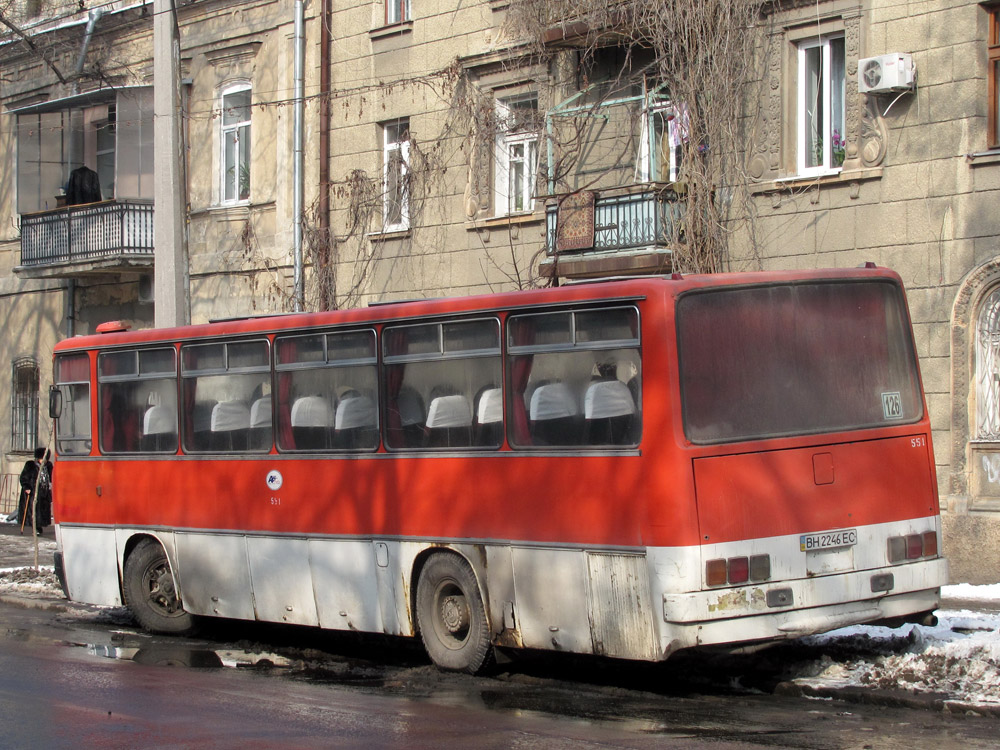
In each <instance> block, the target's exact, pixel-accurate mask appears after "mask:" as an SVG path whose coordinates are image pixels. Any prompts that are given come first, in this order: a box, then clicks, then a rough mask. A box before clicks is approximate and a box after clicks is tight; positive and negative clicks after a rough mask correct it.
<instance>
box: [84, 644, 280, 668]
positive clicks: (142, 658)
mask: <svg viewBox="0 0 1000 750" xmlns="http://www.w3.org/2000/svg"><path fill="white" fill-rule="evenodd" d="M66 645H68V646H71V647H76V648H83V649H84V650H85V651H86V652H87V654H89V655H90V656H99V657H102V658H105V659H116V660H118V661H133V662H135V663H136V664H146V665H151V666H157V667H191V668H194V669H222V668H226V667H228V668H231V669H291V668H292V667H295V666H297V665H298V662H296V661H293V660H292V659H288V658H286V657H284V656H279V655H278V654H272V653H251V652H247V651H240V650H236V649H218V650H212V649H203V648H187V647H184V646H169V645H167V646H160V645H150V646H140V647H135V646H113V645H97V644H92V643H67V644H66Z"/></svg>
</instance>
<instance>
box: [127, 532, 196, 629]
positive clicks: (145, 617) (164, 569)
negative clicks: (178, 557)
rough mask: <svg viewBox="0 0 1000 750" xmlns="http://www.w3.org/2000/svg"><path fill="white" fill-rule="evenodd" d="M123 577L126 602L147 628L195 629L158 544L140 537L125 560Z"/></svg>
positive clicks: (164, 555)
mask: <svg viewBox="0 0 1000 750" xmlns="http://www.w3.org/2000/svg"><path fill="white" fill-rule="evenodd" d="M124 579H125V580H124V589H125V592H124V593H125V604H126V605H127V606H128V608H129V609H130V610H132V615H133V616H134V617H135V619H136V620H138V621H139V624H140V625H142V626H143V627H144V628H145V629H146V630H149V631H150V632H153V633H167V634H173V635H178V634H183V633H189V632H191V631H192V630H193V629H194V617H193V616H192V615H191V613H190V612H185V611H184V607H183V606H182V604H181V600H180V598H179V597H178V596H177V587H176V585H175V584H174V574H173V572H172V571H171V570H170V563H169V562H168V561H167V554H166V553H165V552H164V551H163V547H161V546H160V545H159V543H157V542H155V541H153V540H152V539H143V540H142V541H141V542H139V544H137V545H136V547H135V549H134V550H132V554H130V555H129V556H128V558H127V559H126V560H125V575H124Z"/></svg>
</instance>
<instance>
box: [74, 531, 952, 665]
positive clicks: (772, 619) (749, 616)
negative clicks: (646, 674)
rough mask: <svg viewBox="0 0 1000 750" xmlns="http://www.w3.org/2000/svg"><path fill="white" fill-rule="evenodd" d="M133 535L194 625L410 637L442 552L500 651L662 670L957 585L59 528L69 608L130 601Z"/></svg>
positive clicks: (674, 558)
mask: <svg viewBox="0 0 1000 750" xmlns="http://www.w3.org/2000/svg"><path fill="white" fill-rule="evenodd" d="M136 535H144V536H152V537H154V538H156V539H158V540H159V541H160V543H161V544H162V545H163V547H164V549H165V550H166V553H167V558H168V560H169V561H170V565H171V568H172V570H173V572H174V577H175V580H176V582H177V586H178V591H179V593H180V596H181V599H182V601H183V604H184V607H185V609H186V610H188V611H189V612H191V613H193V614H196V615H206V616H216V617H229V618H236V619H246V620H263V621H269V622H287V623H294V624H299V625H309V626H317V627H323V628H329V629H335V630H356V631H361V632H376V633H386V634H392V635H414V634H415V633H416V623H415V622H414V619H413V601H412V591H413V589H414V588H415V586H416V578H417V576H418V569H419V567H420V565H421V562H422V560H424V559H425V555H427V554H434V553H435V552H438V551H442V548H447V549H448V550H449V551H451V552H453V553H457V554H461V555H462V556H464V557H465V558H466V559H467V560H468V561H469V563H470V564H471V565H472V568H473V570H474V571H475V574H476V576H477V578H478V580H479V584H480V587H481V589H482V591H483V593H484V603H485V605H486V608H487V617H488V618H489V620H490V622H491V625H492V631H493V634H494V640H495V642H496V643H497V644H499V645H506V646H517V647H526V648H538V649H548V650H562V651H567V652H573V653H586V654H590V653H593V654H602V655H606V656H613V657H620V658H628V659H641V660H651V661H655V660H660V659H665V658H666V657H667V656H669V655H670V654H671V653H673V652H674V651H677V650H678V649H681V648H688V647H692V646H698V645H708V644H738V643H746V642H755V641H764V640H773V639H779V638H789V637H795V636H799V635H806V634H809V633H815V632H821V631H825V630H831V629H833V628H836V627H839V626H841V625H847V624H852V623H859V622H867V621H872V620H877V619H883V618H893V617H901V616H905V615H909V614H913V613H917V612H923V611H927V610H930V609H933V608H934V607H935V606H936V605H937V600H938V587H939V586H941V585H942V584H943V583H944V582H945V581H946V577H947V566H946V563H945V562H944V561H943V560H941V559H930V560H925V561H919V562H911V563H906V564H901V565H896V566H888V567H887V566H885V565H883V566H882V567H878V568H869V569H865V570H856V571H847V570H840V569H837V570H834V571H833V572H831V573H829V574H825V575H823V574H820V575H816V574H815V571H812V570H810V571H808V574H807V571H806V569H805V567H806V566H809V565H813V564H814V562H815V560H813V558H814V557H815V556H812V557H811V558H809V560H812V562H810V561H808V560H807V559H806V558H805V557H803V559H802V561H801V562H802V570H801V573H800V575H799V576H798V577H785V578H783V579H779V580H772V581H767V582H764V583H756V584H752V585H746V586H738V587H723V588H719V589H706V588H705V587H704V586H703V582H702V572H703V568H704V562H703V561H704V559H706V556H708V558H709V559H710V558H711V557H713V556H719V557H725V556H727V555H731V554H759V553H760V552H759V550H765V549H767V550H770V551H771V554H772V555H773V556H774V561H773V562H772V570H775V569H777V570H779V571H781V572H782V573H786V572H791V570H792V569H793V568H794V567H795V565H796V564H797V563H796V561H795V560H793V559H792V558H794V557H795V555H796V554H799V553H798V545H797V542H796V544H795V545H794V547H795V550H796V551H795V552H789V553H787V554H786V555H785V557H784V558H783V557H782V555H783V554H784V553H782V552H781V550H782V549H786V548H789V547H791V546H792V541H794V540H792V539H790V538H787V539H786V538H778V539H776V540H754V541H752V542H744V543H732V544H729V545H713V546H710V547H709V546H702V547H679V548H647V549H636V550H632V549H622V550H617V549H585V548H581V547H556V546H542V545H527V544H499V543H465V542H456V543H451V542H445V541H435V542H431V541H428V540H420V541H410V540H398V539H360V538H334V537H308V538H307V537H303V536H291V535H281V536H277V535H263V534H240V533H232V532H208V531H198V530H176V531H165V530H160V529H134V528H116V529H112V528H93V527H83V526H72V525H70V526H66V525H63V526H62V528H61V530H60V545H61V548H62V551H63V556H64V560H65V566H66V579H67V585H68V588H69V594H70V597H71V598H72V599H75V600H78V601H86V602H91V603H95V604H110V605H119V604H121V603H122V602H121V594H120V575H121V571H122V570H123V565H124V551H125V550H126V549H127V548H128V546H129V544H130V540H132V539H133V538H134V537H135V536H136ZM768 542H770V543H768ZM859 546H860V545H859ZM859 556H860V554H859V555H853V554H852V555H851V556H850V557H851V559H852V562H856V560H854V558H856V557H859ZM846 557H847V556H845V555H840V558H845V559H846ZM840 558H838V559H833V558H832V557H831V560H832V563H833V565H834V567H836V566H839V565H846V563H845V562H844V561H843V560H841V559H840ZM824 564H825V563H824ZM888 574H891V575H892V581H893V585H892V587H891V588H890V589H888V590H884V591H879V592H877V593H876V592H873V591H872V588H873V583H872V581H873V578H874V577H881V578H879V582H880V583H881V584H884V582H885V580H886V578H885V577H886V575H888ZM776 577H777V576H776ZM776 593H780V594H781V595H780V596H777V595H776Z"/></svg>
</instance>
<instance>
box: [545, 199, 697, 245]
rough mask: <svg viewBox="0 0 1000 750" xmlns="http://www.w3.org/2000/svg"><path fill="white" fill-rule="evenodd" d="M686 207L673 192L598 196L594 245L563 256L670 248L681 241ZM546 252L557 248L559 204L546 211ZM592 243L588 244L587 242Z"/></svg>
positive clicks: (595, 207) (547, 208) (595, 212)
mask: <svg viewBox="0 0 1000 750" xmlns="http://www.w3.org/2000/svg"><path fill="white" fill-rule="evenodd" d="M685 209H686V204H685V203H684V201H683V200H682V199H681V198H680V197H679V196H678V195H677V193H675V192H674V191H673V190H667V189H659V190H644V191H640V192H627V193H624V194H623V193H621V192H620V191H618V192H617V193H606V194H602V193H598V194H597V196H596V197H595V199H594V241H593V245H592V246H589V247H584V248H575V249H573V250H564V249H559V250H558V252H559V253H560V254H564V253H589V252H607V251H615V250H640V249H644V248H656V247H669V246H670V245H671V244H672V243H674V242H677V240H678V239H680V238H681V233H682V232H681V230H682V225H681V222H682V220H683V217H684V212H685ZM545 229H546V249H547V251H548V253H549V255H553V254H555V253H556V251H557V249H558V245H557V237H558V232H559V202H558V201H555V202H553V203H551V204H550V205H549V206H547V207H546V211H545ZM588 244H589V243H588Z"/></svg>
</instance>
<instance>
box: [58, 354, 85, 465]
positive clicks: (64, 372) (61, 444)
mask: <svg viewBox="0 0 1000 750" xmlns="http://www.w3.org/2000/svg"><path fill="white" fill-rule="evenodd" d="M55 374H56V385H57V386H58V387H59V390H61V391H62V394H63V395H62V401H63V407H62V414H61V415H60V416H59V419H58V421H57V425H56V426H57V430H56V435H57V438H56V450H57V451H58V452H59V454H60V455H63V456H73V455H86V454H88V453H90V450H91V447H92V441H91V435H90V358H89V357H88V356H87V355H86V354H71V355H60V356H59V357H57V358H56V366H55Z"/></svg>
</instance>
